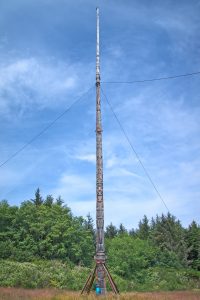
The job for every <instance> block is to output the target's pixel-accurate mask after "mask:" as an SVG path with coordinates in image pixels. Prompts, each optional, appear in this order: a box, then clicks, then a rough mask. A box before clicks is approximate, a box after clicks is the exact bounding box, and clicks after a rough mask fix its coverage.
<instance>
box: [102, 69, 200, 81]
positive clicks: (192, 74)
mask: <svg viewBox="0 0 200 300" xmlns="http://www.w3.org/2000/svg"><path fill="white" fill-rule="evenodd" d="M194 75H200V71H197V72H193V73H186V74H180V75H174V76H167V77H160V78H151V79H143V80H133V81H101V83H114V84H117V83H128V84H131V83H141V82H148V81H159V80H168V79H175V78H180V77H187V76H194Z"/></svg>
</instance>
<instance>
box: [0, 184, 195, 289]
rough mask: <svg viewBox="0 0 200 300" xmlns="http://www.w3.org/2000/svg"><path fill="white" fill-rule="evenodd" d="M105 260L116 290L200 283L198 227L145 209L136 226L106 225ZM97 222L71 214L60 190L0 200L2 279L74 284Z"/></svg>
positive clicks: (8, 283)
mask: <svg viewBox="0 0 200 300" xmlns="http://www.w3.org/2000/svg"><path fill="white" fill-rule="evenodd" d="M105 243H106V255H107V257H108V260H107V265H108V267H109V269H110V271H111V273H112V275H113V278H114V279H115V281H116V283H117V285H118V287H119V289H120V291H159V290H188V289H198V288H200V226H199V224H197V222H195V221H194V220H191V224H190V225H189V226H188V227H187V228H184V227H183V226H182V225H181V222H180V221H179V220H178V219H177V218H176V217H175V216H173V215H172V214H170V213H168V214H166V215H161V216H158V215H157V216H155V217H152V219H151V220H148V218H147V217H146V216H144V217H143V218H142V220H141V221H140V222H139V224H138V228H135V229H131V230H127V229H126V228H125V227H124V225H123V224H120V226H119V227H118V228H117V227H116V226H115V225H113V224H112V223H111V224H110V225H108V226H107V227H106V228H105ZM94 253H95V224H94V221H93V219H92V218H91V216H90V215H89V214H88V216H87V218H86V219H84V218H83V217H77V216H74V215H73V213H72V211H71V209H70V208H69V207H68V206H67V205H64V201H63V199H62V198H61V197H60V196H59V197H58V198H57V199H54V198H53V197H52V196H51V195H47V196H46V197H42V196H41V193H40V190H39V188H38V189H37V190H36V192H35V196H34V198H33V199H30V200H27V201H24V202H22V203H21V205H20V206H12V205H9V203H8V201H6V200H2V201H1V202H0V286H4V287H22V288H51V287H53V288H62V289H68V290H80V289H81V288H82V286H83V284H84V283H85V280H86V278H87V276H88V274H89V272H90V270H91V268H92V266H93V264H94V259H93V257H94Z"/></svg>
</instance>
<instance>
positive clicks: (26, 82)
mask: <svg viewBox="0 0 200 300" xmlns="http://www.w3.org/2000/svg"><path fill="white" fill-rule="evenodd" d="M82 68H83V66H82V65H80V64H76V63H74V64H71V65H70V64H66V63H64V62H62V61H55V60H54V61H52V60H48V59H46V60H45V59H41V58H36V57H32V58H21V59H20V58H16V59H15V60H13V61H12V62H4V63H2V64H1V65H0V90H1V92H0V103H1V105H0V113H1V115H2V116H6V115H7V116H8V117H9V114H11V115H12V114H13V113H15V114H16V113H21V114H22V113H24V111H26V110H29V109H30V108H32V107H33V106H34V109H36V110H37V109H42V108H46V107H49V108H51V107H54V106H58V105H60V104H62V103H63V102H65V103H66V101H67V99H68V101H69V102H70V101H71V97H69V96H70V95H71V94H73V97H74V93H79V92H80V78H79V76H80V74H81V73H82ZM89 77H90V72H87V76H85V78H84V80H83V81H84V82H87V80H88V78H89ZM81 92H83V91H81Z"/></svg>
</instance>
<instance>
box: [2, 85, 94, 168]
mask: <svg viewBox="0 0 200 300" xmlns="http://www.w3.org/2000/svg"><path fill="white" fill-rule="evenodd" d="M93 88H94V85H93V86H92V87H90V88H89V89H88V90H87V91H86V92H85V93H84V94H82V95H81V96H80V97H79V98H78V99H76V100H75V101H74V102H73V103H72V104H71V105H70V106H69V107H68V108H66V109H65V110H64V111H63V112H62V113H61V114H60V115H58V116H57V117H56V118H55V119H54V120H53V121H52V122H51V123H50V124H48V125H47V126H46V127H45V128H44V129H43V130H41V131H40V132H39V133H38V134H36V135H35V136H34V137H33V138H32V139H30V140H29V141H28V142H27V143H26V144H24V145H23V146H22V147H21V148H19V149H18V150H17V151H16V152H14V153H13V154H12V155H10V156H9V157H8V158H7V159H6V160H5V161H4V162H2V163H1V164H0V168H1V167H3V166H4V165H5V164H7V163H8V162H9V161H10V160H12V159H13V158H14V157H15V156H17V155H18V154H19V153H20V152H22V151H23V150H24V149H25V148H26V147H27V146H29V145H30V144H32V143H33V142H34V141H35V140H36V139H38V138H39V137H40V136H41V135H42V134H43V133H44V132H46V131H47V130H48V129H49V128H50V127H52V126H53V125H54V124H55V123H56V122H57V121H58V120H59V119H61V118H62V117H63V116H64V115H65V114H66V113H67V112H68V111H69V110H70V109H71V108H72V107H73V106H74V105H75V104H77V103H78V102H79V101H80V100H81V99H82V98H83V97H84V96H86V95H87V94H88V93H89V92H90V91H91V90H92V89H93Z"/></svg>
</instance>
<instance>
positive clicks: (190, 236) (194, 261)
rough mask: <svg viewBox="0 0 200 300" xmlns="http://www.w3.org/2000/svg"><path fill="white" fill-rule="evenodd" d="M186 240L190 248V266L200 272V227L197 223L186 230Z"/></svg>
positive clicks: (188, 258)
mask: <svg viewBox="0 0 200 300" xmlns="http://www.w3.org/2000/svg"><path fill="white" fill-rule="evenodd" d="M185 239H186V244H187V247H188V256H187V260H188V264H189V266H191V267H193V268H195V269H198V270H200V227H199V226H198V225H197V223H196V222H195V221H193V222H192V223H191V224H190V225H189V228H188V229H187V230H186V234H185Z"/></svg>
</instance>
